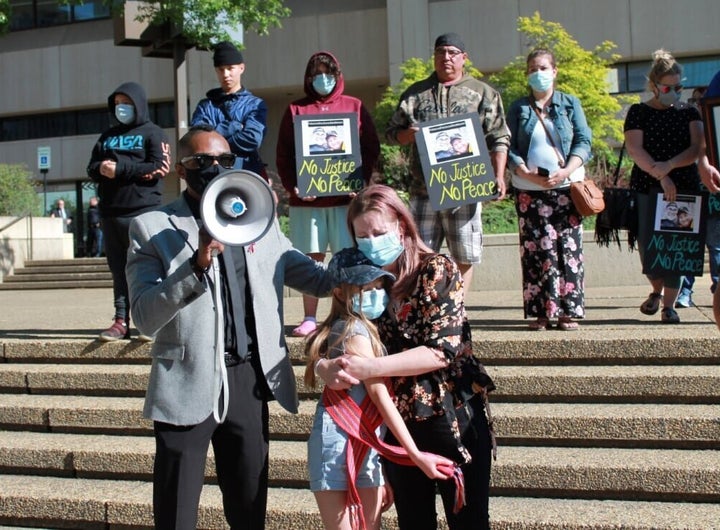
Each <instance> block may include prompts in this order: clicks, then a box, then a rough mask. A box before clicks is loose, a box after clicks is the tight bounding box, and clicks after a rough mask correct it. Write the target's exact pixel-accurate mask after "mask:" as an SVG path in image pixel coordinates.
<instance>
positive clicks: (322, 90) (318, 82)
mask: <svg viewBox="0 0 720 530" xmlns="http://www.w3.org/2000/svg"><path fill="white" fill-rule="evenodd" d="M312 86H313V88H314V89H315V92H317V93H318V94H320V95H321V96H327V95H328V94H329V93H330V92H332V91H333V89H334V88H335V76H334V75H331V74H318V75H316V76H315V77H313V80H312Z"/></svg>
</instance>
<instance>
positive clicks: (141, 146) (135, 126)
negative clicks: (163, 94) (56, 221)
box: [87, 82, 170, 217]
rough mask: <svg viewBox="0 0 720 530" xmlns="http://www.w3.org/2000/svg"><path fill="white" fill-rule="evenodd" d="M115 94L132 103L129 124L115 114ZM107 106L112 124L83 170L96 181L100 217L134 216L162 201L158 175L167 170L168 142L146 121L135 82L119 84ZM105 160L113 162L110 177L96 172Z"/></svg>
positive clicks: (141, 94) (146, 112)
mask: <svg viewBox="0 0 720 530" xmlns="http://www.w3.org/2000/svg"><path fill="white" fill-rule="evenodd" d="M116 94H124V95H126V96H127V97H129V98H130V99H131V100H132V102H133V105H134V106H135V119H134V121H132V122H131V123H129V124H123V123H120V122H119V121H118V120H117V118H116V117H115V95H116ZM108 109H109V111H110V114H111V116H112V120H113V122H114V123H115V124H116V125H114V126H113V127H111V128H110V129H108V130H107V131H105V132H104V133H103V134H101V135H100V138H99V139H98V141H97V142H96V144H95V147H94V148H93V151H92V155H91V157H90V163H89V164H88V167H87V173H88V175H89V177H90V178H91V179H92V180H93V181H95V182H97V183H98V197H99V198H100V214H101V215H102V217H127V216H134V215H137V214H139V213H141V212H143V211H144V210H149V209H151V208H154V207H157V206H159V205H160V204H161V202H162V178H163V177H164V176H165V175H167V174H168V172H169V171H170V142H169V141H168V138H167V136H166V135H165V132H164V131H163V130H162V129H161V128H160V127H158V126H157V125H155V124H154V123H153V122H151V121H150V112H149V108H148V103H147V96H146V95H145V90H144V89H143V87H142V86H140V85H139V84H137V83H132V82H129V83H123V84H122V85H120V86H119V87H118V88H117V89H116V90H115V91H114V92H113V93H112V94H110V96H109V97H108ZM105 160H113V161H115V163H116V166H115V177H114V178H108V177H106V176H104V175H102V174H101V173H100V165H101V164H102V163H103V162H104V161H105Z"/></svg>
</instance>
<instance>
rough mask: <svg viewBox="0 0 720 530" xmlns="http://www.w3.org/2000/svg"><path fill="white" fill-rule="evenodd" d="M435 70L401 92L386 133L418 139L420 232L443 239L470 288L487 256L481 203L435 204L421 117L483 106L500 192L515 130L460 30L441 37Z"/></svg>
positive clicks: (433, 240) (415, 176)
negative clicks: (474, 67) (421, 144)
mask: <svg viewBox="0 0 720 530" xmlns="http://www.w3.org/2000/svg"><path fill="white" fill-rule="evenodd" d="M433 55H434V61H435V71H434V72H433V73H432V74H431V75H430V77H428V78H427V79H424V80H422V81H418V82H417V83H414V84H413V85H411V86H410V87H409V88H408V89H407V90H406V91H405V92H404V93H403V94H402V96H400V102H399V104H398V107H397V109H396V110H395V114H393V116H392V118H390V122H389V123H388V127H387V130H386V132H385V135H386V137H387V140H388V141H389V142H390V143H391V144H400V145H408V144H412V154H411V177H412V178H411V181H412V184H411V189H410V196H411V197H412V199H411V204H410V206H411V209H412V212H413V215H414V217H415V220H416V221H417V224H418V228H419V229H420V235H421V237H422V238H423V240H424V241H425V243H427V244H428V245H429V246H430V247H431V248H432V249H433V250H434V251H435V252H439V251H440V245H441V244H442V241H443V239H445V240H446V243H447V246H448V249H449V250H450V254H451V255H452V257H453V258H454V259H455V261H456V262H457V264H458V266H459V267H460V271H461V272H462V275H463V280H464V282H465V292H467V291H468V289H470V286H471V282H472V266H473V264H474V263H480V258H481V256H482V223H481V220H480V212H481V211H482V208H481V204H480V203H475V204H467V205H465V206H461V207H460V208H459V209H457V210H442V211H439V212H436V211H434V210H433V209H432V207H431V205H430V201H429V199H428V191H427V188H426V186H425V179H424V177H423V173H422V167H421V165H420V159H419V156H418V151H417V148H416V147H415V133H416V132H417V131H418V130H419V128H418V123H421V122H424V121H429V120H434V119H438V118H446V117H448V116H453V115H459V114H467V113H470V112H477V113H478V114H479V115H480V123H481V124H482V128H483V131H482V132H483V134H484V135H485V140H486V141H487V147H488V151H489V152H490V160H491V162H492V165H493V169H494V170H495V176H496V179H497V186H498V193H499V195H498V198H499V199H501V198H503V197H504V196H505V189H506V187H505V180H504V176H505V164H506V161H507V151H508V146H509V145H510V130H509V129H508V127H507V125H506V123H505V112H504V110H503V106H502V100H501V99H500V94H498V92H497V91H496V90H494V89H493V88H491V87H490V86H489V85H487V84H486V83H483V82H482V81H478V80H477V79H475V78H473V77H471V76H469V75H467V74H466V73H465V70H464V65H465V61H466V60H467V53H466V52H465V43H464V42H463V41H462V39H461V38H460V36H459V35H458V34H456V33H445V34H444V35H440V36H439V37H438V38H437V39H436V40H435V51H434V54H433Z"/></svg>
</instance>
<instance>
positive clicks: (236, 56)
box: [213, 41, 245, 67]
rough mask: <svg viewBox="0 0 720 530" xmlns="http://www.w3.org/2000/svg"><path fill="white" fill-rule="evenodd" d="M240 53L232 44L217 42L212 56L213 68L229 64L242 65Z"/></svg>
mask: <svg viewBox="0 0 720 530" xmlns="http://www.w3.org/2000/svg"><path fill="white" fill-rule="evenodd" d="M244 62H245V61H243V56H242V53H240V51H239V50H238V49H237V48H236V47H235V45H234V44H233V43H232V42H227V41H225V42H218V43H217V45H216V46H215V53H214V54H213V66H215V67H218V66H228V65H231V64H243V63H244Z"/></svg>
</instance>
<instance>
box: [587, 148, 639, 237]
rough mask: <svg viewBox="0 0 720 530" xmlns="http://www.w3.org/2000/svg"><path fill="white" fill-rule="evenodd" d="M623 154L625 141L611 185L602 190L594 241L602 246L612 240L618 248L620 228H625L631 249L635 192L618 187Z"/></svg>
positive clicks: (633, 231) (635, 217)
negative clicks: (602, 207) (601, 201)
mask: <svg viewBox="0 0 720 530" xmlns="http://www.w3.org/2000/svg"><path fill="white" fill-rule="evenodd" d="M624 154H625V143H623V145H622V148H621V149H620V157H619V159H618V163H617V166H616V167H615V173H614V174H613V183H612V187H607V188H605V189H604V190H603V198H604V199H605V209H604V210H603V211H602V212H600V213H599V214H598V216H597V219H596V220H595V241H596V242H597V244H598V245H600V246H602V247H609V246H610V243H613V242H614V243H616V244H617V246H618V248H620V246H621V244H620V230H627V231H628V248H629V249H630V250H633V249H634V248H635V234H636V233H637V227H638V218H637V200H636V192H635V191H633V190H631V189H628V188H619V187H618V179H619V178H620V166H621V165H622V160H623V155H624Z"/></svg>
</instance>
